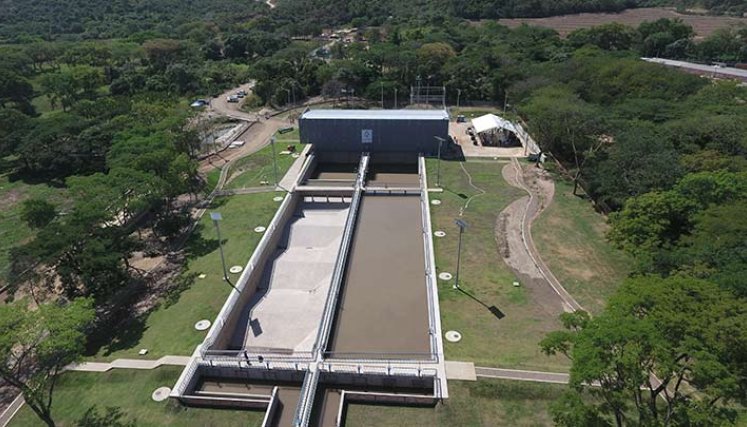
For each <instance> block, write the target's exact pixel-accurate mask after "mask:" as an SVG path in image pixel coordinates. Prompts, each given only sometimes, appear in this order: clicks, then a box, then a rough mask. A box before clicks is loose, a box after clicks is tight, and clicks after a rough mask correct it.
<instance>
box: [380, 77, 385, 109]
mask: <svg viewBox="0 0 747 427" xmlns="http://www.w3.org/2000/svg"><path fill="white" fill-rule="evenodd" d="M380 83H381V109H382V110H383V109H384V82H380Z"/></svg>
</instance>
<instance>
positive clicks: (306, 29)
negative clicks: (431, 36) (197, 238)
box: [0, 0, 747, 41]
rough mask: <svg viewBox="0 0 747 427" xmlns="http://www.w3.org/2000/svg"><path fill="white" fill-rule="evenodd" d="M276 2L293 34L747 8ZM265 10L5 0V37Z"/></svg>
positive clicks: (100, 31) (723, 3)
mask: <svg viewBox="0 0 747 427" xmlns="http://www.w3.org/2000/svg"><path fill="white" fill-rule="evenodd" d="M277 3H278V7H277V8H276V9H274V10H273V11H272V14H271V20H272V21H275V23H276V24H280V25H273V27H274V28H276V29H277V28H281V29H283V30H284V31H286V32H288V33H290V34H315V33H318V32H319V30H320V29H321V28H322V26H336V25H342V24H345V23H352V24H353V25H359V24H366V25H381V24H384V23H386V22H387V21H390V20H392V19H394V20H395V21H396V20H412V19H430V18H433V17H437V16H440V17H447V16H453V17H459V18H466V19H497V18H536V17H546V16H556V15H564V14H570V13H582V12H620V11H622V10H625V9H629V8H636V7H650V6H676V7H678V8H682V9H686V8H705V9H706V10H708V11H709V12H711V13H717V14H732V15H737V16H741V15H742V14H743V13H745V12H747V1H744V0H674V1H672V0H536V1H523V0H418V1H412V2H401V1H394V0H354V1H347V0H282V1H278V2H277ZM266 9H267V7H266V5H264V3H263V2H257V1H245V0H211V1H196V0H184V1H179V0H154V1H148V2H142V1H135V0H114V1H83V0H72V1H65V2H58V1H53V0H29V1H19V0H2V1H0V41H2V40H9V41H29V40H32V39H33V38H35V37H42V38H44V39H47V40H50V39H68V40H81V39H107V38H123V37H130V38H131V37H137V38H141V39H142V38H143V37H149V35H150V37H152V36H154V35H161V36H173V34H174V30H176V29H180V28H182V26H185V25H187V26H189V25H190V24H194V23H195V22H211V23H213V25H218V26H220V27H222V28H228V27H230V26H232V25H234V24H241V23H246V22H248V21H250V20H251V18H253V17H256V16H258V15H259V14H262V13H266V12H267V10H266ZM260 25H267V22H266V21H265V22H264V23H263V24H260Z"/></svg>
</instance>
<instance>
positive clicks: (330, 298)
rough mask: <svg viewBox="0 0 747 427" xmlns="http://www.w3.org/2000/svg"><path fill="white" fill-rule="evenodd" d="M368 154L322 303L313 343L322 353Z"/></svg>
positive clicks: (357, 180) (348, 246)
mask: <svg viewBox="0 0 747 427" xmlns="http://www.w3.org/2000/svg"><path fill="white" fill-rule="evenodd" d="M368 160H369V156H368V153H363V156H362V157H361V161H360V164H359V166H358V176H357V178H356V181H355V189H354V192H353V198H352V200H351V202H350V211H349V213H348V218H347V220H346V221H345V229H344V232H343V236H342V240H341V242H340V249H339V251H338V252H337V259H336V260H335V269H334V272H333V273H332V282H331V285H330V288H329V292H328V294H327V301H326V302H325V303H324V311H323V312H322V320H321V322H320V324H319V330H318V332H317V337H316V342H315V343H314V350H316V351H320V352H323V351H324V349H325V348H326V347H327V340H328V339H329V334H330V332H331V331H330V330H331V328H332V323H333V321H334V316H335V310H336V308H337V300H338V297H339V294H340V288H341V287H342V280H343V278H344V275H345V265H346V264H347V257H348V253H349V252H350V245H351V244H352V240H353V232H354V230H355V223H356V221H357V218H358V208H359V206H360V202H361V197H362V192H361V188H362V187H363V182H364V181H365V178H366V172H367V170H368Z"/></svg>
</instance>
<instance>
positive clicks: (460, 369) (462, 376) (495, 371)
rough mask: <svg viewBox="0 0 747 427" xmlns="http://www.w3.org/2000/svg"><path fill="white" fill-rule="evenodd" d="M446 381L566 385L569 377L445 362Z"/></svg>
mask: <svg viewBox="0 0 747 427" xmlns="http://www.w3.org/2000/svg"><path fill="white" fill-rule="evenodd" d="M445 365H446V379H448V380H457V381H477V380H478V379H480V378H497V379H504V380H516V381H534V382H541V383H552V384H568V380H569V378H570V376H569V375H568V374H566V373H562V372H542V371H525V370H521V369H502V368H484V367H479V366H478V367H475V364H474V363H472V362H457V361H453V360H447V361H446V362H445Z"/></svg>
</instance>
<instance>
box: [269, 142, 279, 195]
mask: <svg viewBox="0 0 747 427" xmlns="http://www.w3.org/2000/svg"><path fill="white" fill-rule="evenodd" d="M270 145H271V146H272V169H273V170H274V175H275V187H276V188H277V186H278V185H280V181H278V161H277V158H275V135H273V136H272V138H270Z"/></svg>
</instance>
